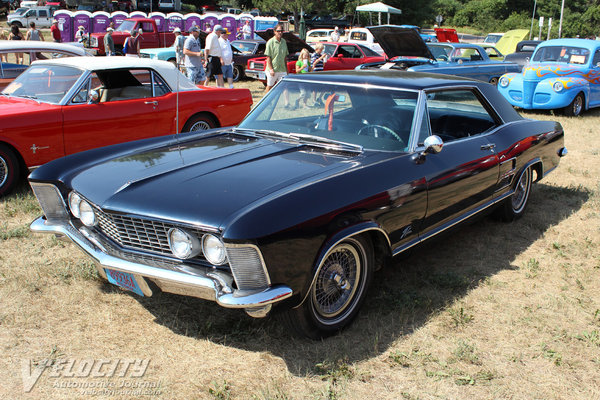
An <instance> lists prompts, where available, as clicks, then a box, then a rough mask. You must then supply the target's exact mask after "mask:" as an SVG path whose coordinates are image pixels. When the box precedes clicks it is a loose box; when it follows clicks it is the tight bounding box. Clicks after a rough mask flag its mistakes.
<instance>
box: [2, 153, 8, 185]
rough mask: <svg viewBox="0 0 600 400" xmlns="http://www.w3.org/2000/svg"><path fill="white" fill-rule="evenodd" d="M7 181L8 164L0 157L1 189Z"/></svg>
mask: <svg viewBox="0 0 600 400" xmlns="http://www.w3.org/2000/svg"><path fill="white" fill-rule="evenodd" d="M7 179H8V164H7V163H6V160H5V159H4V158H3V157H1V156H0V187H2V186H3V185H4V184H5V183H6V180H7Z"/></svg>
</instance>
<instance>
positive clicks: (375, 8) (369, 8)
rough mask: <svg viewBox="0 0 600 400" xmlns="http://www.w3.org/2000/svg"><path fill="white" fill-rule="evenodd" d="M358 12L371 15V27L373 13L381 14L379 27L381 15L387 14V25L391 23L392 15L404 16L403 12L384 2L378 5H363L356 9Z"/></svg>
mask: <svg viewBox="0 0 600 400" xmlns="http://www.w3.org/2000/svg"><path fill="white" fill-rule="evenodd" d="M356 11H357V12H368V13H369V23H370V24H371V25H373V23H372V22H371V13H374V12H376V13H378V14H379V25H381V13H386V14H387V23H388V24H389V23H390V14H402V10H400V9H398V8H395V7H392V6H388V5H387V4H383V3H382V2H380V1H378V2H377V3H371V4H363V5H362V6H358V7H356Z"/></svg>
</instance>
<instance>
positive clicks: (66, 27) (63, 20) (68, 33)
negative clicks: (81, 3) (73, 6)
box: [54, 10, 74, 42]
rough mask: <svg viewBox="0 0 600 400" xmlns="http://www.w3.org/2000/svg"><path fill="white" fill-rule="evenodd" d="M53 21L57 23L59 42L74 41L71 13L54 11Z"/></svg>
mask: <svg viewBox="0 0 600 400" xmlns="http://www.w3.org/2000/svg"><path fill="white" fill-rule="evenodd" d="M54 19H55V20H57V21H58V29H59V30H60V37H61V41H63V42H72V41H73V39H74V32H73V13H72V12H71V11H68V10H56V11H55V12H54Z"/></svg>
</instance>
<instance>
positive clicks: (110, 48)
mask: <svg viewBox="0 0 600 400" xmlns="http://www.w3.org/2000/svg"><path fill="white" fill-rule="evenodd" d="M113 31H114V29H113V28H111V27H108V28H106V35H104V52H105V53H106V55H107V56H109V57H110V56H114V55H115V41H114V40H113V37H112V34H113Z"/></svg>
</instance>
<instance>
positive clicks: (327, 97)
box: [239, 79, 418, 151]
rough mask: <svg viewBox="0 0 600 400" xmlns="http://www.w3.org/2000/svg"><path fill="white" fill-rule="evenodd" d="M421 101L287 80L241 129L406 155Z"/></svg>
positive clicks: (397, 93)
mask: <svg viewBox="0 0 600 400" xmlns="http://www.w3.org/2000/svg"><path fill="white" fill-rule="evenodd" d="M417 97H418V94H417V93H416V92H410V91H405V90H395V89H390V88H385V89H379V88H374V87H372V86H370V87H365V86H356V85H337V84H332V83H320V82H309V81H302V82H299V81H294V80H292V79H285V80H283V81H282V82H281V83H280V84H278V85H277V86H275V87H274V88H273V89H272V90H271V91H270V92H269V93H268V95H267V96H266V97H265V98H264V99H263V100H262V101H261V102H260V103H259V104H258V105H257V106H256V108H255V109H254V110H252V111H251V112H250V114H249V115H248V116H247V117H246V118H245V119H244V120H243V121H242V123H241V124H240V125H239V128H241V129H249V130H255V131H270V132H277V133H279V134H284V135H289V134H292V135H293V134H303V136H302V137H303V138H304V139H306V140H309V139H308V137H310V136H312V137H313V138H314V140H323V139H325V140H335V141H338V142H343V143H347V144H352V145H358V146H362V147H363V148H364V149H371V150H389V151H406V150H407V147H408V143H409V137H410V133H411V128H412V124H413V116H414V112H415V108H416V104H417ZM304 135H310V136H304Z"/></svg>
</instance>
